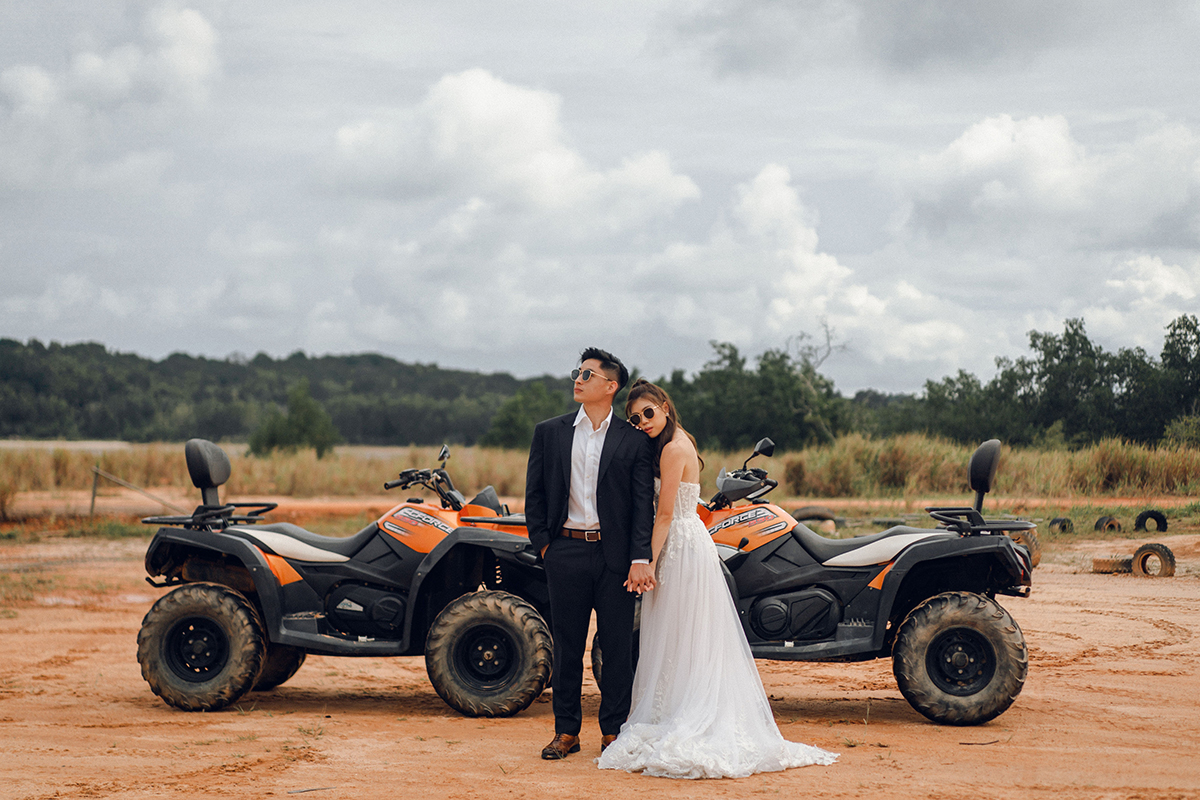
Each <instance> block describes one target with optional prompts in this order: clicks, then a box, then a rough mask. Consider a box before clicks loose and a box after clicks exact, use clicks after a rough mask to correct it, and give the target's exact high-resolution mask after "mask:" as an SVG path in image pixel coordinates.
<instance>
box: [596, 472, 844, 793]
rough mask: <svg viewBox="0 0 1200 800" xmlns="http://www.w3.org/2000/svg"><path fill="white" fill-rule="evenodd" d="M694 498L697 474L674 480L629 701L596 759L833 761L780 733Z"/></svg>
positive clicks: (669, 767) (734, 766)
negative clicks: (667, 530)
mask: <svg viewBox="0 0 1200 800" xmlns="http://www.w3.org/2000/svg"><path fill="white" fill-rule="evenodd" d="M699 499H700V486H699V484H695V483H681V484H680V486H679V491H678V492H677V493H676V495H675V498H674V500H675V506H674V513H673V516H672V519H671V528H670V533H669V534H668V536H667V543H666V545H665V546H664V547H663V552H662V553H661V554H660V556H659V564H658V565H657V573H658V586H657V588H656V589H654V590H653V591H651V592H648V593H647V594H646V595H644V596H643V598H642V627H641V644H640V651H641V652H640V655H639V658H638V665H637V672H636V673H635V675H634V679H633V708H632V710H631V711H630V714H629V720H628V721H627V722H626V723H625V724H624V725H623V726H622V728H621V734H620V736H619V737H617V740H616V741H615V742H613V744H611V745H609V747H608V749H606V750H605V751H604V753H603V754H602V755H601V756H600V759H599V762H598V763H599V765H600V767H601V768H602V769H623V770H627V771H629V772H645V773H646V774H647V775H658V776H663V777H673V778H721V777H728V778H737V777H745V776H747V775H751V774H753V773H755V772H769V771H776V770H782V769H787V768H789V767H801V766H807V765H810V764H831V763H833V761H834V760H835V759H836V758H837V754H836V753H829V752H826V751H825V750H821V749H819V748H816V747H811V746H809V745H806V744H800V743H797V742H789V741H787V740H786V739H784V738H783V736H782V735H781V734H780V733H779V728H778V727H776V725H775V718H774V715H773V714H772V712H771V706H770V704H769V703H768V702H767V695H766V692H765V691H764V690H763V685H762V680H761V679H760V678H759V676H758V669H757V667H756V666H755V665H754V657H753V655H752V654H751V652H750V645H749V644H747V643H746V636H745V634H744V633H743V632H742V626H741V623H740V622H739V620H738V615H737V609H736V608H735V606H734V604H733V598H731V597H730V596H729V589H728V588H727V587H726V585H725V577H724V574H723V573H722V571H721V564H720V556H719V555H718V554H717V549H716V545H714V544H713V541H712V538H711V537H710V536H709V535H708V531H707V530H706V529H705V527H704V523H703V522H701V520H700V518H699V516H698V515H697V513H696V504H697V502H698V501H699ZM660 500H661V498H660Z"/></svg>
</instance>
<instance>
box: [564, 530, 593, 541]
mask: <svg viewBox="0 0 1200 800" xmlns="http://www.w3.org/2000/svg"><path fill="white" fill-rule="evenodd" d="M562 535H563V536H566V537H567V538H568V539H582V540H583V541H585V542H598V541H600V531H581V530H577V529H576V528H563V529H562Z"/></svg>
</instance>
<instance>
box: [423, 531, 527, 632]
mask: <svg viewBox="0 0 1200 800" xmlns="http://www.w3.org/2000/svg"><path fill="white" fill-rule="evenodd" d="M488 558H491V559H493V560H494V561H495V562H496V563H498V564H510V565H512V567H513V570H514V572H515V573H519V574H521V575H523V576H524V577H525V580H524V582H523V583H524V587H523V588H522V587H504V588H505V589H506V590H507V591H510V592H511V593H512V594H516V595H517V596H519V597H522V598H524V599H526V600H528V601H529V602H531V603H532V604H533V606H534V607H535V608H536V609H537V610H538V612H539V613H541V614H542V616H543V617H546V619H547V621H549V608H548V601H547V595H546V594H545V591H544V587H545V582H546V581H545V576H544V574H543V569H542V565H541V559H540V558H539V557H538V554H537V551H535V550H534V548H533V544H532V543H531V542H530V541H529V538H528V537H526V536H518V535H516V534H512V533H506V532H504V531H497V530H491V529H487V528H471V527H461V528H455V529H454V531H453V532H451V533H450V534H449V535H447V536H446V538H445V539H443V540H442V541H440V542H438V544H437V546H435V547H434V548H433V550H431V551H430V552H429V554H428V555H426V556H425V558H424V559H422V561H421V563H420V565H419V566H418V567H417V571H416V574H415V575H414V576H413V582H412V586H411V587H410V589H409V597H410V599H411V602H410V603H409V606H408V613H407V619H406V620H405V624H404V640H405V642H407V643H409V647H408V652H409V653H410V654H413V653H416V652H418V648H419V647H423V644H424V637H425V634H426V632H427V631H428V627H429V624H430V623H431V622H432V621H433V618H434V617H436V616H437V614H438V613H439V612H440V611H441V610H442V609H443V608H444V607H445V606H446V605H448V604H449V603H450V602H452V601H453V600H455V599H457V598H458V597H461V596H462V595H463V594H466V593H468V592H473V591H475V590H476V589H477V588H478V587H479V585H480V583H483V582H484V576H483V574H482V564H483V562H484V561H486V560H487V559H488ZM530 590H532V591H530Z"/></svg>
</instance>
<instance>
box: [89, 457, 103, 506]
mask: <svg viewBox="0 0 1200 800" xmlns="http://www.w3.org/2000/svg"><path fill="white" fill-rule="evenodd" d="M98 483H100V465H99V464H97V465H96V468H95V469H93V470H92V510H91V511H89V512H88V516H89V517H94V516H96V484H98Z"/></svg>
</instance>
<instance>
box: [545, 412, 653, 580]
mask: <svg viewBox="0 0 1200 800" xmlns="http://www.w3.org/2000/svg"><path fill="white" fill-rule="evenodd" d="M577 414H578V412H572V413H570V414H564V415H563V416H561V417H554V418H553V419H548V420H546V421H544V422H540V423H538V425H537V427H536V428H534V430H533V444H532V446H531V447H530V448H529V466H528V469H527V471H526V475H525V520H526V523H527V524H528V526H529V540H530V541H531V542H533V546H534V547H535V548H536V549H537V551H538V552H541V550H542V548H543V547H545V546H546V545H548V544H550V542H551V541H552V540H553V539H554V538H555V537H557V536H560V535H561V532H562V527H563V524H564V523H566V521H567V499H568V496H569V494H570V491H571V444H572V442H573V441H574V438H575V426H574V422H575V417H576V415H577ZM596 511H597V512H598V513H599V515H600V546H601V548H602V549H603V551H604V561H605V563H606V564H607V565H608V567H609V569H611V570H613V571H614V572H619V573H621V574H625V573H627V572H629V564H630V562H631V561H632V560H633V559H635V558H647V559H648V558H650V555H651V551H650V537H651V534H652V533H653V531H654V448H653V445H652V444H651V440H650V437H649V436H647V435H646V434H645V433H643V432H642V431H640V430H638V429H637V428H635V427H633V426H632V425H630V424H629V423H628V422H626V421H625V420H623V419H619V418H618V417H617V416H616V415H615V414H614V415H613V418H612V420H611V422H609V427H608V433H607V434H606V435H605V437H604V449H603V450H601V451H600V470H599V472H598V475H597V481H596Z"/></svg>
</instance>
